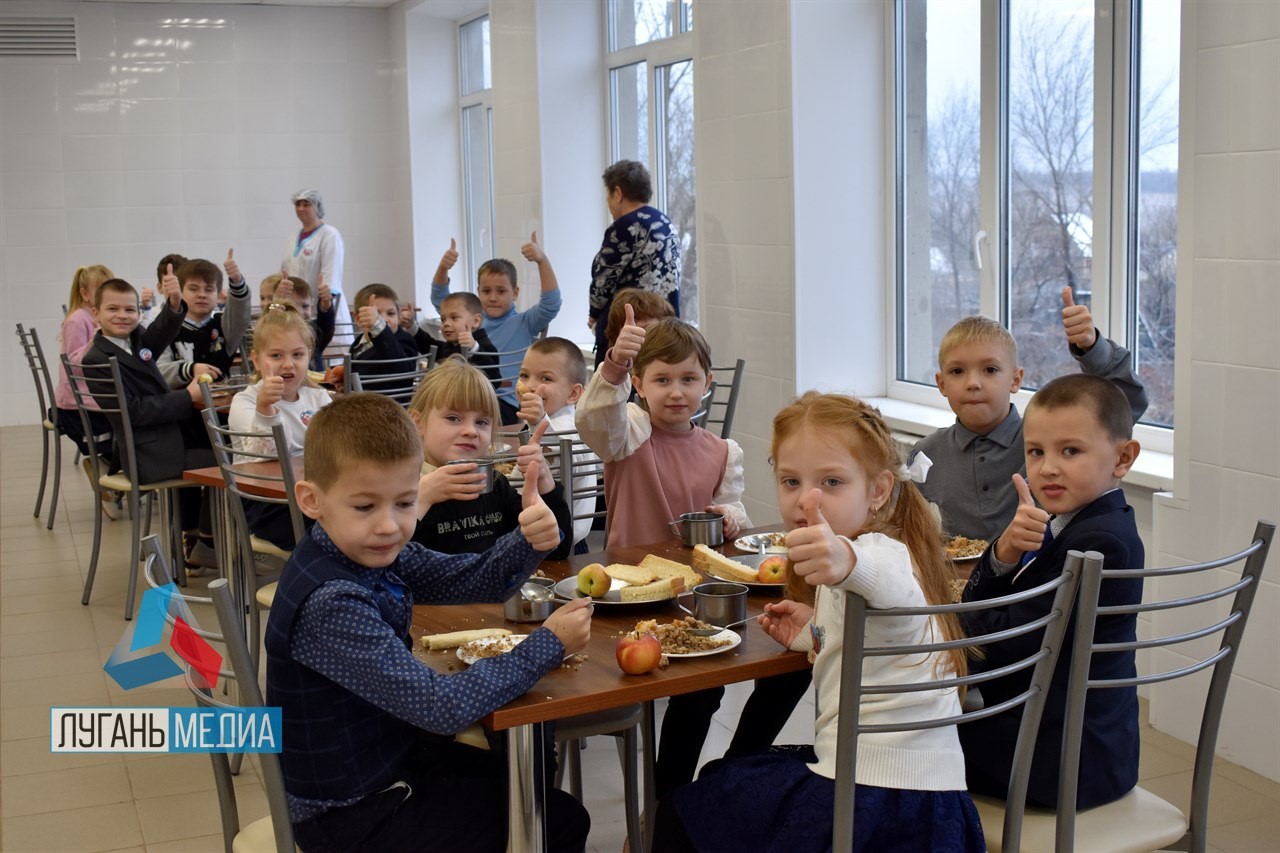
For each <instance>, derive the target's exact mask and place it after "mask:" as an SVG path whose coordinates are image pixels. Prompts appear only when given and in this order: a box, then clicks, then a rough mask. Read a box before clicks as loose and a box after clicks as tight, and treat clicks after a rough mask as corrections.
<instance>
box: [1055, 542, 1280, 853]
mask: <svg viewBox="0 0 1280 853" xmlns="http://www.w3.org/2000/svg"><path fill="white" fill-rule="evenodd" d="M1275 530H1276V528H1275V525H1274V524H1270V523H1268V522H1265V521H1259V522H1258V524H1257V526H1256V527H1255V528H1254V533H1253V539H1252V541H1251V542H1250V543H1249V546H1248V547H1247V548H1245V549H1244V550H1242V551H1239V552H1237V553H1235V554H1232V555H1230V556H1228V557H1222V558H1219V559H1217V560H1210V561H1208V562H1205V563H1194V564H1192V565H1188V566H1175V567H1172V568H1150V569H1103V568H1102V555H1101V554H1099V553H1097V552H1095V551H1090V552H1089V553H1087V554H1085V564H1086V566H1087V567H1089V569H1090V570H1087V571H1086V572H1085V574H1084V579H1083V580H1082V582H1081V585H1080V604H1079V611H1078V612H1077V614H1076V620H1077V627H1076V632H1075V647H1074V649H1073V650H1072V659H1071V672H1070V676H1069V681H1068V692H1067V712H1066V719H1065V723H1064V726H1063V737H1062V764H1061V770H1060V773H1061V776H1060V778H1059V783H1058V807H1057V826H1056V830H1057V839H1056V844H1055V847H1056V849H1057V850H1059V851H1070V850H1072V849H1074V845H1075V822H1076V808H1075V805H1076V789H1077V786H1078V784H1079V775H1080V744H1081V740H1082V738H1083V732H1084V712H1085V700H1086V698H1087V694H1088V692H1089V691H1090V690H1103V689H1108V688H1114V687H1136V686H1140V685H1144V684H1157V683H1161V682H1165V681H1172V680H1174V679H1177V678H1184V677H1186V676H1189V675H1194V674H1195V673H1198V672H1201V671H1203V670H1206V669H1208V670H1211V676H1210V680H1209V691H1208V693H1207V695H1206V696H1205V702H1204V711H1203V715H1202V716H1201V720H1200V737H1199V739H1198V741H1197V743H1196V762H1195V770H1194V771H1193V773H1192V782H1191V809H1190V812H1191V814H1190V815H1189V816H1188V820H1187V834H1186V836H1185V837H1184V839H1183V840H1184V841H1189V843H1190V844H1189V846H1185V847H1183V846H1179V845H1175V847H1176V849H1186V850H1204V849H1205V843H1206V830H1207V827H1208V817H1209V783H1210V781H1211V779H1212V776H1213V755H1214V749H1215V748H1216V745H1217V740H1218V727H1219V725H1220V724H1221V723H1222V709H1223V705H1224V703H1225V702H1226V698H1227V687H1228V685H1229V683H1230V680H1231V670H1232V668H1233V667H1234V665H1235V660H1236V655H1237V654H1238V653H1239V651H1240V643H1241V641H1242V639H1243V638H1244V628H1245V623H1246V622H1247V621H1248V620H1249V611H1250V608H1252V606H1253V599H1254V596H1255V595H1256V594H1257V591H1258V583H1259V581H1260V579H1261V577H1262V567H1263V565H1264V564H1265V563H1266V561H1267V552H1268V551H1269V550H1270V548H1271V540H1272V538H1273V537H1274V535H1275ZM1235 563H1242V566H1241V570H1240V575H1239V576H1238V577H1235V578H1233V579H1231V580H1230V581H1229V582H1226V581H1223V580H1222V577H1223V575H1224V573H1223V572H1219V571H1218V570H1219V569H1222V568H1224V567H1226V566H1230V565H1232V564H1235ZM1159 577H1194V578H1195V579H1196V582H1195V583H1194V585H1193V586H1194V589H1195V590H1196V592H1195V593H1193V594H1191V595H1186V596H1181V597H1173V598H1165V599H1159V600H1150V601H1144V602H1141V603H1138V604H1125V605H1111V606H1102V605H1099V604H1098V595H1099V590H1100V588H1101V585H1102V582H1103V581H1105V580H1111V579H1115V580H1135V579H1136V580H1144V581H1145V580H1146V579H1147V578H1159ZM1206 587H1208V588H1209V589H1207V590H1206ZM1228 596H1230V597H1231V604H1230V609H1229V611H1228V612H1227V613H1226V615H1225V616H1222V615H1221V610H1222V608H1221V607H1220V606H1213V605H1210V606H1207V607H1199V606H1200V605H1205V604H1207V603H1208V602H1214V601H1219V600H1220V599H1225V598H1227V597H1228ZM1146 597H1147V596H1144V598H1146ZM1195 607H1199V609H1197V610H1191V608H1195ZM1174 611H1184V612H1182V613H1180V614H1179V617H1180V618H1179V622H1180V623H1181V624H1183V625H1187V624H1195V625H1196V626H1197V627H1194V628H1190V629H1188V630H1184V631H1181V632H1179V633H1176V634H1170V635H1167V636H1163V637H1155V638H1151V639H1146V640H1134V641H1131V642H1122V643H1097V642H1095V641H1094V626H1095V624H1096V622H1097V620H1098V618H1099V617H1101V616H1121V615H1129V614H1137V613H1170V612H1174ZM1219 632H1221V634H1222V639H1221V641H1220V642H1219V643H1218V647H1217V649H1215V650H1213V651H1212V652H1211V653H1208V654H1203V655H1197V654H1196V653H1195V650H1194V649H1190V648H1187V647H1186V646H1182V648H1181V650H1180V651H1179V653H1178V654H1179V656H1180V657H1183V658H1190V659H1191V660H1192V662H1191V663H1188V664H1184V665H1180V666H1177V667H1175V668H1173V669H1169V670H1164V671H1161V672H1154V673H1150V674H1147V675H1138V676H1136V677H1134V678H1093V677H1090V675H1089V669H1090V663H1091V659H1092V658H1093V656H1094V655H1095V654H1098V655H1102V654H1114V653H1116V652H1122V653H1127V654H1136V652H1137V651H1138V650H1139V649H1159V648H1165V647H1168V646H1174V645H1180V644H1184V643H1189V642H1191V641H1193V640H1199V639H1201V638H1204V637H1211V636H1213V635H1214V634H1218V633H1219ZM1152 659H1153V660H1156V658H1155V657H1154V656H1153V658H1152ZM1171 849H1173V848H1171Z"/></svg>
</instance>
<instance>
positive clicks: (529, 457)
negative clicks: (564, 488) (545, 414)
mask: <svg viewBox="0 0 1280 853" xmlns="http://www.w3.org/2000/svg"><path fill="white" fill-rule="evenodd" d="M549 426H551V421H543V422H542V423H540V424H538V426H537V427H536V428H535V429H534V431H533V434H532V435H531V436H529V442H528V443H527V444H522V445H520V449H519V450H517V451H516V468H518V469H519V471H520V476H522V477H524V479H525V482H528V480H529V476H530V472H531V471H532V473H533V476H536V477H537V478H538V494H540V495H545V494H546V493H547V492H549V491H551V490H552V489H554V488H555V487H556V481H555V478H554V477H552V476H551V468H550V466H548V465H543V464H541V463H542V462H543V461H545V460H544V457H543V455H542V436H543V434H544V433H546V431H547V427H549Z"/></svg>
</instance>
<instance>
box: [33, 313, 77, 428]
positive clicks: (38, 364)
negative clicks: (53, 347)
mask: <svg viewBox="0 0 1280 853" xmlns="http://www.w3.org/2000/svg"><path fill="white" fill-rule="evenodd" d="M18 342H19V343H21V344H22V354H23V355H24V356H26V359H27V367H28V368H30V370H31V380H32V381H33V382H35V384H36V396H37V397H38V398H39V401H40V420H42V421H43V420H45V419H46V418H47V419H49V420H50V421H52V422H53V424H54V425H55V428H56V426H57V419H56V418H51V417H50V409H51V408H52V407H53V380H52V379H51V378H50V376H49V363H48V362H47V361H45V357H44V349H43V348H42V347H41V346H40V333H39V332H37V331H36V330H35V329H24V328H23V327H22V324H21V323H19V324H18ZM67 376H68V378H70V376H71V374H67ZM85 435H88V436H92V435H93V432H92V431H90V432H87V433H85Z"/></svg>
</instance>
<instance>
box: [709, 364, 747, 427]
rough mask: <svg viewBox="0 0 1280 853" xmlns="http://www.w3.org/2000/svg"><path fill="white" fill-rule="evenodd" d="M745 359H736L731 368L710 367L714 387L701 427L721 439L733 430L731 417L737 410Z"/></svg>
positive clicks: (745, 365)
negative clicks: (713, 376) (705, 417)
mask: <svg viewBox="0 0 1280 853" xmlns="http://www.w3.org/2000/svg"><path fill="white" fill-rule="evenodd" d="M746 368H747V362H746V360H745V359H741V358H740V359H738V360H737V361H736V362H734V363H733V366H732V367H716V366H715V365H712V366H711V372H712V373H713V374H714V375H715V386H714V387H713V388H712V398H711V401H710V403H709V404H708V408H709V409H710V411H709V413H708V415H707V419H706V422H705V423H704V424H703V425H702V426H703V427H705V428H706V429H709V430H711V431H712V432H714V433H715V434H716V435H718V436H720V437H721V438H728V437H729V431H730V430H732V429H733V415H734V413H735V412H736V411H737V410H738V395H739V394H740V393H741V392H742V375H743V373H744V372H745V371H746Z"/></svg>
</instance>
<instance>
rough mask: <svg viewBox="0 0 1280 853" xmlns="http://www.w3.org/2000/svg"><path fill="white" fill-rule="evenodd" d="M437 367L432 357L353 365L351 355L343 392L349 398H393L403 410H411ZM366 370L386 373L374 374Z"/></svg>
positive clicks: (344, 365) (360, 361)
mask: <svg viewBox="0 0 1280 853" xmlns="http://www.w3.org/2000/svg"><path fill="white" fill-rule="evenodd" d="M432 365H433V361H432V357H431V356H424V355H410V356H405V357H404V358H380V359H372V358H362V359H357V360H355V361H353V360H352V359H351V356H350V354H348V355H347V356H346V357H345V358H343V360H342V369H343V380H342V381H343V390H344V391H345V392H346V393H348V394H354V393H356V392H360V391H371V392H373V393H375V394H382V395H383V396H385V397H390V398H391V399H393V400H395V401H396V402H397V403H399V404H400V405H401V406H402V407H408V405H409V401H410V400H412V399H413V394H414V392H415V391H417V390H418V383H419V382H421V381H422V377H423V376H425V375H426V374H427V371H428V370H430V369H431V367H432ZM362 368H371V369H373V370H378V371H381V370H386V371H387V372H386V373H382V372H377V373H371V372H369V371H368V370H362Z"/></svg>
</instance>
